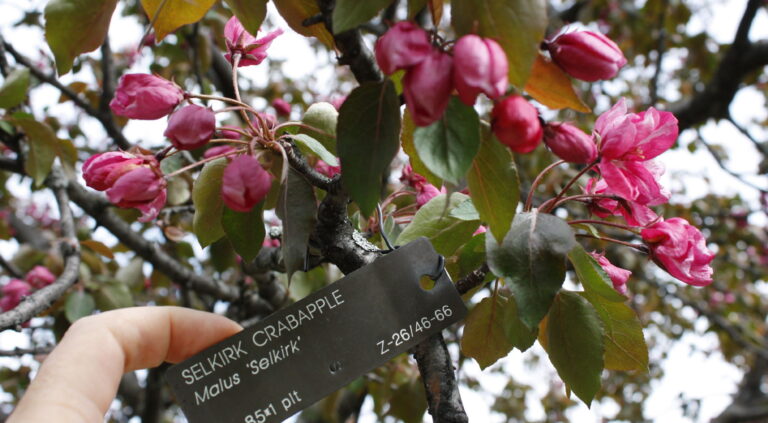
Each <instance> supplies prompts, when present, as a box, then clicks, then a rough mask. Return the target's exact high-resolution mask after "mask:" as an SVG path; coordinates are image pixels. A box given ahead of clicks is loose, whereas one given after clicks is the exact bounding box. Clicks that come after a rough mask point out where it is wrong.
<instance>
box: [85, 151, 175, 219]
mask: <svg viewBox="0 0 768 423" xmlns="http://www.w3.org/2000/svg"><path fill="white" fill-rule="evenodd" d="M83 178H84V179H85V183H86V185H88V186H89V187H91V188H93V189H96V190H98V191H106V194H107V198H108V199H109V201H110V202H112V203H113V204H115V205H116V206H118V207H123V208H136V209H139V210H140V211H141V212H142V216H141V217H140V218H139V221H140V222H148V221H150V220H152V219H154V218H156V217H157V215H158V213H160V209H161V208H162V207H163V205H164V204H165V200H166V182H165V179H164V178H163V173H162V172H161V171H160V164H159V163H158V162H157V159H155V158H154V156H147V155H134V154H131V153H126V152H122V151H121V152H108V153H101V154H96V155H94V156H91V157H90V158H89V159H88V160H86V161H85V163H83Z"/></svg>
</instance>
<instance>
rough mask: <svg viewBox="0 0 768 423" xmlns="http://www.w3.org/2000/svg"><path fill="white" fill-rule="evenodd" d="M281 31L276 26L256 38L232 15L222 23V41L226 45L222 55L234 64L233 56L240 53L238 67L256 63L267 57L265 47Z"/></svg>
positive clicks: (281, 31)
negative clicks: (274, 28) (225, 22)
mask: <svg viewBox="0 0 768 423" xmlns="http://www.w3.org/2000/svg"><path fill="white" fill-rule="evenodd" d="M282 33H283V30H282V29H279V28H278V29H277V30H275V31H272V32H270V33H268V34H267V35H265V36H264V37H262V38H259V39H256V37H254V36H253V35H251V34H250V33H249V32H248V31H246V30H245V28H244V27H243V25H242V24H241V23H240V21H239V20H238V19H237V17H235V16H232V17H231V18H230V19H229V20H228V21H227V24H226V25H224V42H225V43H226V45H227V53H226V54H225V55H224V57H225V58H226V59H227V60H228V61H229V63H232V64H234V56H235V54H236V53H237V54H240V62H239V63H238V65H237V66H238V67H242V66H251V65H258V64H259V63H261V62H263V61H264V59H266V58H267V49H268V48H269V45H270V44H272V40H274V39H275V38H277V36H278V35H280V34H282Z"/></svg>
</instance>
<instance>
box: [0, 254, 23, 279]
mask: <svg viewBox="0 0 768 423" xmlns="http://www.w3.org/2000/svg"><path fill="white" fill-rule="evenodd" d="M0 267H2V268H3V269H5V271H6V272H8V274H9V275H11V277H14V278H17V279H22V278H23V277H24V274H23V273H21V270H19V268H18V267H16V265H15V264H13V263H11V262H10V261H7V260H6V259H5V257H3V256H2V255H0Z"/></svg>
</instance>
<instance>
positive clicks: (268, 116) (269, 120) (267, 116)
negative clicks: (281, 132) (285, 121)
mask: <svg viewBox="0 0 768 423" xmlns="http://www.w3.org/2000/svg"><path fill="white" fill-rule="evenodd" d="M256 114H257V115H259V117H254V118H253V124H254V126H256V127H257V128H258V127H260V126H261V121H264V123H265V124H266V125H267V129H273V128H274V127H275V126H277V117H276V116H275V115H273V114H272V113H266V112H257V113H256ZM259 118H261V119H259Z"/></svg>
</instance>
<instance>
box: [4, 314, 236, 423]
mask: <svg viewBox="0 0 768 423" xmlns="http://www.w3.org/2000/svg"><path fill="white" fill-rule="evenodd" d="M241 329H242V328H241V327H240V325H238V324H237V323H235V322H233V321H231V320H229V319H227V318H225V317H222V316H218V315H215V314H211V313H204V312H201V311H195V310H190V309H186V308H179V307H136V308H127V309H121V310H115V311H109V312H106V313H102V314H99V315H96V316H91V317H86V318H83V319H80V320H78V321H77V322H76V323H75V324H74V325H72V327H71V328H70V329H69V330H68V331H67V333H66V334H65V335H64V337H63V338H62V340H61V343H60V344H59V345H58V346H57V347H56V349H54V351H53V352H52V353H51V355H50V356H49V357H48V358H47V359H46V360H45V362H44V363H43V365H42V366H41V368H40V371H39V372H38V374H37V376H36V377H35V379H34V380H33V382H32V384H31V385H30V387H29V389H28V390H27V392H26V394H25V395H24V397H23V398H22V400H21V402H20V403H19V405H18V406H17V407H16V410H15V411H14V413H13V414H12V415H11V417H10V419H9V420H8V422H9V423H14V422H15V423H20V422H37V421H56V422H63V423H65V422H94V423H97V422H102V421H103V419H104V414H105V413H106V411H107V409H108V408H109V405H110V404H111V402H112V400H113V399H114V397H115V394H116V393H117V387H118V384H119V383H120V378H121V376H122V375H123V373H125V372H127V371H132V370H136V369H143V368H147V367H155V366H158V365H159V364H161V363H163V362H164V361H169V362H178V361H181V360H184V359H185V358H187V357H189V356H191V355H193V354H195V353H196V352H198V351H200V350H202V349H204V348H206V347H208V346H210V345H213V344H215V343H216V342H218V341H221V340H222V339H224V338H227V337H229V336H232V335H234V334H235V333H237V332H239V331H240V330H241Z"/></svg>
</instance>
